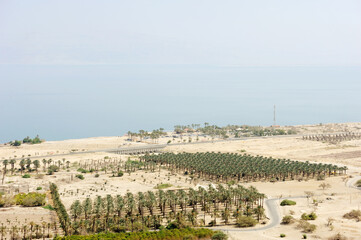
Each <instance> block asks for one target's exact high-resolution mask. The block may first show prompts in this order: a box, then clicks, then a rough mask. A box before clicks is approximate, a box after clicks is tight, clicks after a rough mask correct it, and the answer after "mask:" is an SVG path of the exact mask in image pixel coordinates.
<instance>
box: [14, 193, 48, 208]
mask: <svg viewBox="0 0 361 240" xmlns="http://www.w3.org/2000/svg"><path fill="white" fill-rule="evenodd" d="M14 200H15V204H16V205H21V206H24V207H37V206H43V205H45V194H41V193H36V192H31V193H27V194H26V193H19V194H16V195H15V196H14Z"/></svg>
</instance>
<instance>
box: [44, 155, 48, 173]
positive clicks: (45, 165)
mask: <svg viewBox="0 0 361 240" xmlns="http://www.w3.org/2000/svg"><path fill="white" fill-rule="evenodd" d="M47 162H48V161H46V159H45V158H44V159H43V165H44V167H43V171H44V172H46V163H47Z"/></svg>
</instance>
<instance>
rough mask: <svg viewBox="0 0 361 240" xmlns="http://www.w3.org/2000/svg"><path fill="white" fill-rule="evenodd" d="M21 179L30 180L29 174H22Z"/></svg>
mask: <svg viewBox="0 0 361 240" xmlns="http://www.w3.org/2000/svg"><path fill="white" fill-rule="evenodd" d="M22 178H30V174H27V173H26V174H24V175H23V176H22Z"/></svg>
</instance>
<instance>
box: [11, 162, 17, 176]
mask: <svg viewBox="0 0 361 240" xmlns="http://www.w3.org/2000/svg"><path fill="white" fill-rule="evenodd" d="M15 163H16V160H15V159H11V160H10V164H11V175H13V174H14V171H15Z"/></svg>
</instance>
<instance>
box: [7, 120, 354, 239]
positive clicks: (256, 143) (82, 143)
mask: <svg viewBox="0 0 361 240" xmlns="http://www.w3.org/2000/svg"><path fill="white" fill-rule="evenodd" d="M295 128H297V130H298V131H299V132H300V133H301V134H316V133H317V134H319V133H326V132H327V133H329V132H342V131H354V132H357V131H358V132H360V129H361V123H350V124H324V125H315V126H311V125H310V126H295ZM126 139H127V137H126V136H123V137H97V138H88V139H74V140H65V141H49V142H44V143H42V144H38V145H22V146H20V147H11V146H9V145H6V146H5V145H0V159H9V158H13V157H15V156H16V157H17V158H19V157H20V158H21V157H22V156H24V157H25V158H26V157H27V156H28V155H29V154H30V155H31V156H32V157H33V156H39V160H40V162H41V161H42V159H43V158H42V157H41V156H42V155H55V154H60V153H61V154H63V153H64V154H66V153H70V152H82V151H89V150H97V149H110V148H118V147H121V146H135V145H145V144H148V143H144V142H143V143H142V142H140V143H136V142H129V141H126ZM169 139H172V138H171V137H165V138H161V139H159V141H158V142H159V143H167V142H168V141H169ZM186 139H188V137H186ZM192 139H193V140H192V141H195V140H194V139H195V137H194V136H192ZM206 140H209V138H207V137H203V138H200V139H199V141H206ZM177 141H178V139H177V140H176V142H177ZM165 151H172V152H183V151H185V152H204V151H214V152H237V153H240V154H241V153H242V154H244V153H246V154H251V155H263V156H272V157H275V158H287V159H291V160H297V161H310V162H322V163H331V164H337V165H346V166H347V167H348V168H349V170H348V176H339V177H331V178H326V180H324V181H317V180H308V181H301V182H298V181H286V182H276V183H269V182H254V183H245V184H244V185H245V186H250V185H252V186H255V187H256V188H257V189H258V190H259V191H260V192H263V193H265V194H266V195H267V196H268V198H280V197H297V196H305V191H312V192H313V193H314V195H315V196H314V197H311V198H310V199H305V198H299V199H295V201H296V202H297V204H296V205H295V206H292V207H289V206H288V207H279V210H280V213H281V215H288V214H290V210H291V211H293V212H294V213H293V216H294V218H295V219H299V218H300V216H301V214H302V213H310V212H312V211H315V212H316V214H317V215H318V218H317V219H316V220H314V221H310V222H311V223H313V224H316V225H317V230H316V231H315V232H314V233H306V234H307V236H308V238H307V239H327V238H328V237H330V236H332V235H334V234H336V233H341V234H343V235H345V236H347V237H349V239H355V240H356V239H360V236H361V228H360V223H359V222H356V221H355V220H347V219H344V218H342V216H343V215H344V214H345V213H347V212H349V211H351V210H352V209H359V207H360V204H361V191H360V190H358V189H355V188H350V187H347V186H346V182H347V181H348V179H349V177H350V176H352V177H357V176H359V175H360V174H361V140H352V141H344V142H341V143H339V144H329V143H324V142H317V141H310V140H302V137H301V136H296V137H269V138H257V139H248V140H239V141H225V142H215V143H200V144H186V145H178V146H171V145H170V146H168V147H167V148H166V149H165ZM105 156H107V157H109V158H116V159H119V160H122V161H126V160H127V159H128V156H125V155H117V154H112V153H106V152H94V153H84V154H72V155H64V156H56V157H51V156H47V157H46V159H49V158H52V160H53V162H58V161H59V160H60V161H61V162H63V160H62V159H63V158H65V160H64V161H69V162H70V165H71V167H70V169H69V170H68V171H67V170H66V169H63V166H62V167H61V171H60V172H57V173H55V175H52V176H49V175H46V174H44V173H43V172H42V170H41V169H42V168H43V164H42V163H41V167H40V169H39V171H40V173H39V175H38V176H37V177H36V173H31V174H30V175H31V178H28V179H24V178H21V175H20V173H16V174H14V176H11V174H10V173H8V174H7V176H6V177H5V184H4V185H5V187H7V188H9V189H12V191H14V189H15V187H16V188H19V189H20V191H23V192H27V191H36V188H37V187H42V190H40V191H39V192H46V191H47V189H48V186H49V182H54V183H56V184H57V185H58V186H59V192H60V194H61V198H62V200H63V202H64V204H65V206H66V207H69V206H70V205H71V204H72V202H73V201H74V200H76V199H80V200H82V199H84V198H86V197H88V196H91V197H95V196H97V195H101V196H105V195H106V194H112V195H116V194H125V193H126V192H127V191H130V192H133V193H137V192H139V191H142V192H144V191H148V190H154V191H155V189H154V187H155V186H156V185H157V184H161V183H170V184H171V185H172V188H189V187H195V186H196V185H197V184H200V185H204V186H207V185H208V184H209V182H207V181H203V180H198V181H191V179H189V178H188V177H187V176H184V175H182V174H171V173H170V172H168V171H167V170H165V169H160V171H159V170H156V171H155V172H150V171H145V170H139V171H136V172H133V173H131V174H130V175H129V174H128V173H125V174H124V176H123V177H112V174H111V173H110V172H108V173H107V174H105V173H104V172H99V174H100V176H99V177H95V173H86V174H84V177H85V179H84V180H80V179H77V178H75V177H74V176H75V174H78V172H77V171H76V169H77V167H78V166H79V163H80V162H86V161H87V162H91V161H92V160H98V159H104V157H105ZM33 159H34V158H33ZM35 159H36V158H35ZM18 162H19V160H18ZM8 167H9V166H8ZM1 168H2V167H1ZM8 169H9V168H8ZM1 175H2V174H1ZM323 182H325V183H329V184H330V186H331V187H330V188H326V189H324V190H323V189H322V188H320V187H319V185H320V184H321V183H323ZM313 202H317V204H314V203H313ZM316 205H317V206H316ZM49 212H50V211H49V210H45V209H42V208H26V209H25V208H20V207H11V208H3V209H0V216H1V217H0V224H1V223H4V224H6V222H7V220H9V221H11V222H19V221H21V222H23V221H25V219H26V221H39V222H41V221H45V222H48V221H51V215H50V214H49ZM329 217H332V218H333V219H334V221H333V224H332V226H333V227H330V226H327V219H328V218H329ZM296 225H297V223H294V224H291V225H279V226H277V227H274V228H271V229H268V230H262V231H253V232H235V231H231V230H230V231H229V232H228V233H229V236H230V239H257V240H258V239H279V238H280V237H279V236H280V234H281V233H284V234H286V239H301V238H302V235H303V234H304V233H302V232H301V230H300V229H297V228H296ZM260 226H261V225H259V226H257V227H256V229H257V228H258V227H260ZM222 228H231V227H229V226H227V227H222Z"/></svg>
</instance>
